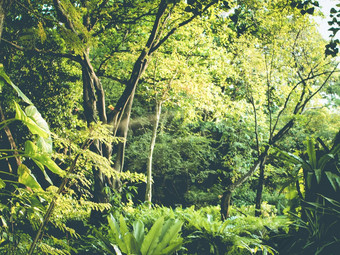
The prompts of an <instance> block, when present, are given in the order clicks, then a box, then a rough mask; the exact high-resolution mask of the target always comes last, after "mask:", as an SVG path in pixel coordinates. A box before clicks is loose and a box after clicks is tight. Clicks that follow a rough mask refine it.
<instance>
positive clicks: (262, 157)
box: [221, 146, 269, 219]
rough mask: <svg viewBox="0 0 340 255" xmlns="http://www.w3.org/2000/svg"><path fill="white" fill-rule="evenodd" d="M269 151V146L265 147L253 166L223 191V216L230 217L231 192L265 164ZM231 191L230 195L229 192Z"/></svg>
mask: <svg viewBox="0 0 340 255" xmlns="http://www.w3.org/2000/svg"><path fill="white" fill-rule="evenodd" d="M268 151H269V146H266V147H265V150H264V151H263V152H262V153H261V155H260V157H259V158H258V160H257V161H256V162H255V163H254V165H253V167H252V168H251V169H250V170H249V171H248V172H247V173H246V174H245V175H243V176H242V177H241V178H240V179H238V180H237V181H236V182H234V183H233V184H231V185H230V186H229V187H228V188H227V190H226V191H225V192H224V193H223V195H222V198H221V218H222V219H227V218H228V217H229V207H230V201H229V202H228V199H229V200H230V198H231V193H232V192H234V190H235V189H236V188H238V187H240V186H241V185H242V184H243V183H244V182H246V181H247V180H248V179H249V178H250V177H251V176H252V175H253V174H254V173H255V172H256V171H257V169H259V168H260V167H261V165H264V163H265V161H266V158H267V155H268ZM228 193H230V195H229V194H228Z"/></svg>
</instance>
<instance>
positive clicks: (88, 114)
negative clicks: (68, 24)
mask: <svg viewBox="0 0 340 255" xmlns="http://www.w3.org/2000/svg"><path fill="white" fill-rule="evenodd" d="M81 65H82V79H83V105H84V114H85V118H86V122H87V125H88V126H90V125H91V123H97V122H98V121H101V122H102V123H103V124H106V123H107V118H106V110H105V94H104V90H103V87H102V84H101V83H100V81H99V79H98V77H97V75H96V74H95V72H94V70H93V67H92V65H91V62H90V59H89V50H87V51H86V52H84V54H83V58H82V60H81ZM90 150H91V151H93V152H94V153H96V154H98V155H100V156H103V157H107V158H110V157H111V155H110V153H108V151H109V150H110V148H109V147H107V146H104V144H103V143H102V142H100V141H99V140H94V141H93V143H92V144H91V146H90ZM92 172H93V179H94V184H93V186H94V190H93V201H94V202H97V203H108V202H109V197H108V194H107V193H106V192H105V187H106V186H108V185H109V184H111V181H110V180H109V179H108V178H107V177H106V176H105V175H104V174H103V172H102V170H101V169H99V168H98V167H96V166H93V167H92ZM102 215H103V214H102V212H99V211H96V210H92V212H91V222H93V223H94V224H98V223H99V222H101V221H102Z"/></svg>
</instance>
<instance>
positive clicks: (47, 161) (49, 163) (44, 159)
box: [32, 154, 66, 177]
mask: <svg viewBox="0 0 340 255" xmlns="http://www.w3.org/2000/svg"><path fill="white" fill-rule="evenodd" d="M32 159H35V160H37V161H38V162H40V163H41V164H43V165H44V166H46V167H47V168H48V169H49V170H50V171H51V172H53V173H55V174H57V175H59V176H60V177H64V176H65V175H66V172H65V171H64V170H62V169H61V168H60V167H59V166H58V165H57V164H56V163H55V162H54V161H53V160H52V159H51V158H50V157H49V155H45V154H37V155H35V156H34V158H33V157H32Z"/></svg>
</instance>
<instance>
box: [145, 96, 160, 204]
mask: <svg viewBox="0 0 340 255" xmlns="http://www.w3.org/2000/svg"><path fill="white" fill-rule="evenodd" d="M161 112H162V101H159V102H157V103H156V114H155V123H154V125H153V129H152V137H151V143H150V151H149V158H148V165H147V173H146V177H147V178H146V191H145V201H146V202H148V204H149V208H151V199H152V156H153V149H154V148H155V144H156V137H157V129H158V125H159V119H160V116H161Z"/></svg>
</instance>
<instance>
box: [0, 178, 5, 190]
mask: <svg viewBox="0 0 340 255" xmlns="http://www.w3.org/2000/svg"><path fill="white" fill-rule="evenodd" d="M5 187H6V183H5V182H4V181H3V180H2V179H1V178H0V189H3V188H5Z"/></svg>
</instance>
